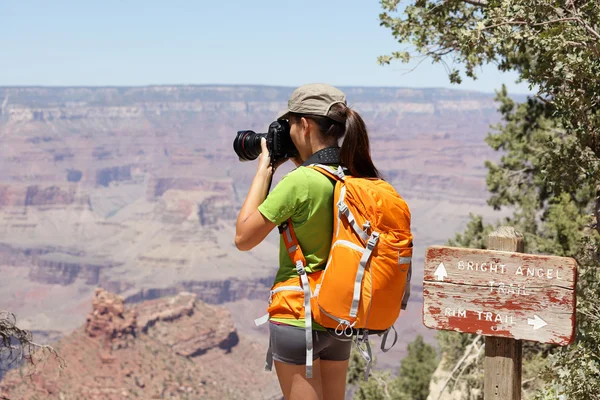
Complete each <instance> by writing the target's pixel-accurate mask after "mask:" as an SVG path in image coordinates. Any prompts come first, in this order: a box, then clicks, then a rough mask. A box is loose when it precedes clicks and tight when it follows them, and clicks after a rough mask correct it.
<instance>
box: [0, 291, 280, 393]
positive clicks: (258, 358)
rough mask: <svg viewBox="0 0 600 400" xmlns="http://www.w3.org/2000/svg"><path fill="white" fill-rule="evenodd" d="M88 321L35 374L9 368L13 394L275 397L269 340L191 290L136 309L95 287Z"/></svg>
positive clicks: (8, 388)
mask: <svg viewBox="0 0 600 400" xmlns="http://www.w3.org/2000/svg"><path fill="white" fill-rule="evenodd" d="M92 306H93V311H92V312H91V313H90V315H89V316H88V318H87V320H86V323H85V325H84V326H83V327H82V328H80V329H77V330H76V331H75V332H73V333H72V334H71V335H69V336H67V337H65V338H63V339H62V340H61V341H60V342H58V343H57V344H56V345H55V348H56V350H57V351H58V354H59V355H60V357H62V358H63V359H64V364H65V368H64V370H63V371H62V372H61V373H60V374H58V373H57V372H58V371H57V361H56V360H55V359H53V358H50V359H49V361H47V362H45V363H41V364H37V366H36V367H35V368H36V369H35V372H34V373H33V375H31V377H28V376H23V375H21V374H20V373H19V371H9V373H8V374H7V375H6V376H5V377H4V379H3V380H2V381H1V382H0V397H1V396H6V397H8V398H10V399H19V400H34V399H45V400H46V399H48V400H54V399H60V400H75V399H86V400H100V399H102V400H117V399H119V400H120V399H127V398H141V399H167V398H168V399H190V400H191V399H207V400H209V399H215V400H216V399H251V400H252V399H256V400H258V399H275V398H278V397H280V392H279V388H278V385H277V381H276V379H275V374H266V373H264V371H263V368H262V366H263V363H264V351H265V350H266V349H265V345H264V344H261V345H258V344H256V343H253V342H251V341H249V340H248V339H245V338H243V337H242V338H239V337H238V334H237V331H236V329H235V327H234V326H233V323H232V321H231V318H230V315H229V312H228V311H227V310H226V309H224V308H221V307H215V306H209V305H207V304H204V303H202V302H200V301H198V300H196V297H195V296H194V295H193V294H191V293H180V294H179V295H177V296H174V297H170V298H162V299H157V300H152V301H148V302H144V303H141V304H138V305H135V306H132V307H128V306H126V305H125V304H124V303H123V299H122V298H121V297H119V296H117V295H115V294H112V293H109V292H106V291H104V290H102V289H98V290H97V291H96V293H95V297H94V299H93V302H92Z"/></svg>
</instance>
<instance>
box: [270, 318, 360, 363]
mask: <svg viewBox="0 0 600 400" xmlns="http://www.w3.org/2000/svg"><path fill="white" fill-rule="evenodd" d="M269 333H270V340H271V351H272V352H273V359H274V360H276V361H280V362H282V363H286V364H294V365H304V364H306V336H305V334H304V328H299V327H296V326H291V325H279V324H275V323H273V322H271V323H270V324H269ZM312 334H313V360H316V359H318V358H320V359H321V360H325V361H346V360H347V359H349V358H350V350H351V347H352V339H350V338H347V337H344V338H343V339H339V338H338V337H337V336H336V335H335V334H333V333H330V332H329V331H315V330H313V332H312Z"/></svg>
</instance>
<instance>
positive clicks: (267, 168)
mask: <svg viewBox="0 0 600 400" xmlns="http://www.w3.org/2000/svg"><path fill="white" fill-rule="evenodd" d="M260 148H261V149H262V151H261V152H260V155H259V156H258V171H257V172H258V173H261V172H263V173H267V174H268V175H271V174H272V173H273V169H272V167H271V156H270V155H269V149H268V148H267V140H266V139H265V138H261V139H260Z"/></svg>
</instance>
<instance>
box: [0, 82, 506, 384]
mask: <svg viewBox="0 0 600 400" xmlns="http://www.w3.org/2000/svg"><path fill="white" fill-rule="evenodd" d="M342 89H343V90H344V91H345V92H346V94H347V97H348V100H349V105H350V106H352V107H354V108H355V109H356V110H357V111H358V112H359V113H360V114H361V115H362V116H363V118H364V119H365V122H366V123H367V126H368V127H369V135H370V140H371V146H372V147H371V150H372V154H373V158H374V160H375V163H376V165H377V166H378V168H379V169H380V170H381V171H382V172H383V175H384V178H385V179H386V180H388V181H389V182H390V183H392V184H393V185H394V187H395V188H396V189H397V191H398V192H399V193H400V194H401V195H402V196H403V197H404V198H405V199H406V200H407V202H408V204H409V206H410V208H411V212H412V229H413V234H414V237H415V240H414V242H415V257H414V260H413V263H414V264H413V268H414V273H413V279H412V287H413V290H412V297H411V302H410V304H409V307H408V310H407V311H406V312H405V313H403V315H401V317H400V318H399V320H398V322H397V323H396V325H395V327H396V329H397V331H398V332H399V334H400V335H399V336H400V339H399V343H398V344H397V345H396V347H395V348H394V349H393V350H392V351H390V352H389V353H386V354H378V367H380V368H384V367H389V368H397V366H398V365H399V362H400V359H401V357H402V356H403V355H404V354H405V348H406V344H407V343H408V342H410V341H411V340H412V339H413V338H414V337H415V336H416V335H417V334H423V335H425V337H426V338H427V340H428V341H430V342H433V339H432V338H433V335H434V332H432V331H430V330H428V329H426V328H425V327H423V325H422V322H421V307H422V298H421V281H422V277H423V272H422V269H423V256H424V253H425V248H426V247H427V246H429V245H433V244H443V243H445V241H446V240H447V239H448V238H451V237H453V236H454V234H455V233H457V232H460V231H461V230H462V229H463V228H464V226H465V224H466V222H467V220H468V216H469V213H474V214H482V215H484V216H485V217H486V218H487V219H488V220H489V221H490V222H493V221H494V220H495V219H497V218H500V217H501V216H502V212H500V213H497V212H494V211H492V210H491V209H490V208H489V207H488V206H487V205H486V199H487V196H488V195H487V192H486V189H485V175H486V169H485V167H484V165H483V163H484V161H485V160H497V159H498V158H499V156H500V155H499V154H496V153H494V152H493V151H492V150H491V149H490V148H489V147H488V146H487V145H486V144H485V143H484V138H485V136H486V134H487V132H489V131H490V125H492V124H495V123H498V122H499V114H498V113H497V111H496V109H497V105H496V103H495V102H494V96H493V95H492V94H485V93H477V92H467V91H459V90H448V89H405V88H375V87H373V88H360V87H351V88H342ZM292 90H293V88H286V87H267V86H218V85H206V86H149V87H90V88H86V87H73V88H68V87H64V88H58V87H56V88H54V87H0V138H1V140H2V146H1V147H0V277H1V283H0V309H6V310H10V311H11V312H13V313H15V314H16V316H17V320H18V324H19V326H20V327H22V328H26V329H30V330H32V331H34V333H35V335H36V339H37V340H38V341H41V342H54V341H56V340H57V339H59V338H61V337H62V338H65V340H67V339H68V337H70V336H69V335H72V334H75V335H77V334H79V335H83V333H81V332H80V331H78V330H80V329H81V328H80V327H81V325H82V324H83V323H84V322H85V321H86V316H87V315H88V314H89V313H90V312H91V311H92V304H93V302H92V300H93V299H94V296H95V293H96V290H97V289H98V288H102V289H105V290H107V291H109V292H114V293H116V294H118V295H119V296H121V297H122V298H123V301H124V304H125V305H126V306H131V307H134V306H136V305H141V304H147V303H148V302H152V301H160V299H164V298H170V297H172V296H177V295H178V294H179V293H181V292H185V293H190V294H193V295H194V296H195V299H196V301H199V302H203V303H205V304H207V305H220V307H222V308H223V309H227V310H228V312H229V313H230V315H231V319H232V324H233V325H232V326H234V327H235V329H236V332H238V333H239V334H240V335H242V336H244V337H245V338H248V340H250V341H252V343H256V348H257V349H258V350H259V351H258V356H259V357H263V356H264V353H263V352H264V350H265V349H266V331H265V330H264V329H262V328H256V327H254V324H253V319H254V318H257V317H259V316H261V315H262V314H263V313H264V311H265V308H266V300H267V297H268V290H269V288H270V285H271V283H272V280H273V277H274V273H275V271H276V268H277V241H278V235H277V232H273V233H272V234H270V235H269V237H268V239H267V240H266V241H265V242H264V243H262V244H261V245H259V246H257V247H256V248H255V249H254V250H252V251H250V252H240V251H238V250H237V249H236V248H235V246H234V244H233V237H234V231H235V218H236V216H237V212H238V210H239V208H240V207H241V203H242V202H243V200H244V197H245V195H246V193H247V190H248V187H249V184H250V182H251V180H252V177H253V174H254V171H255V168H256V165H255V163H253V162H240V161H239V160H238V158H237V156H236V154H235V153H234V151H233V148H232V142H233V139H234V137H235V133H236V131H238V130H244V129H252V130H255V131H256V132H264V131H265V130H266V128H267V126H268V125H269V123H270V122H271V121H272V120H273V118H274V117H276V115H277V113H278V112H279V111H281V110H283V109H285V107H286V101H287V98H288V97H289V95H290V94H291V92H292ZM289 164H290V163H286V164H284V165H282V166H281V167H280V168H279V169H278V171H277V172H276V174H275V181H274V184H276V182H277V181H278V180H279V179H281V177H282V176H283V175H284V174H285V173H286V172H288V171H290V170H291V166H290V165H289ZM142 330H143V329H142ZM77 332H79V333H77ZM189 351H192V352H193V351H194V350H189ZM189 351H188V352H189ZM216 354H217V353H216ZM215 357H217V358H218V357H228V355H227V353H218V354H217V356H215ZM215 373H217V374H218V373H223V374H225V373H226V371H225V370H223V371H220V372H218V371H217V372H215Z"/></svg>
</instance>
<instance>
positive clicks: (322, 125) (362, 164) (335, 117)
mask: <svg viewBox="0 0 600 400" xmlns="http://www.w3.org/2000/svg"><path fill="white" fill-rule="evenodd" d="M290 118H293V119H296V120H298V119H300V118H307V119H310V120H312V121H314V122H315V123H316V124H317V125H318V126H319V130H320V131H321V135H322V136H323V138H324V139H326V140H327V141H331V142H332V143H336V144H337V143H338V141H339V139H341V138H342V137H343V138H344V139H343V141H342V147H341V149H340V164H341V165H342V167H345V168H347V169H348V170H349V171H350V175H352V176H355V177H357V178H381V175H380V174H379V171H378V170H377V168H375V165H374V164H373V160H371V151H370V148H369V135H368V134H367V127H366V125H365V122H364V121H363V119H362V118H361V116H360V115H358V113H357V112H356V111H354V110H352V109H351V108H350V107H347V106H346V105H345V104H342V103H338V104H334V105H333V106H331V108H330V109H329V112H328V114H327V117H324V116H318V115H310V114H297V113H291V114H290ZM338 121H346V123H345V124H344V123H343V122H338Z"/></svg>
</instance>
